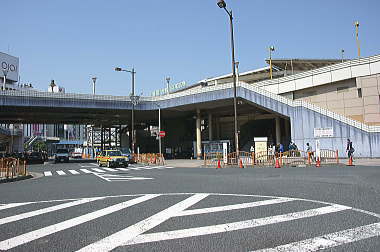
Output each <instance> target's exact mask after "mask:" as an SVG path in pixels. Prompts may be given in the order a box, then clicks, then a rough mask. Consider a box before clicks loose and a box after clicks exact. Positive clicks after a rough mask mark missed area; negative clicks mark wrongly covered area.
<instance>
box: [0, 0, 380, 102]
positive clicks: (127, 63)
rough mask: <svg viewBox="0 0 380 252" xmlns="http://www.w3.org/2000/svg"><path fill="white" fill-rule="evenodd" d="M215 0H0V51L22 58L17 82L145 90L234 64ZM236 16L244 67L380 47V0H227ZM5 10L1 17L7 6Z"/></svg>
mask: <svg viewBox="0 0 380 252" xmlns="http://www.w3.org/2000/svg"><path fill="white" fill-rule="evenodd" d="M216 2H217V1H216V0H192V1H185V0H160V1H155V0H147V1H137V0H135V1H132V0H108V1H104V0H102V1H100V0H81V1H78V0H65V1H51V0H35V1H30V0H12V1H10V0H8V1H2V3H1V15H2V18H1V20H2V21H1V23H2V24H1V27H2V29H1V30H2V32H1V35H0V37H1V39H0V51H2V52H5V53H10V54H11V55H14V56H17V57H19V58H20V75H21V80H22V81H21V82H22V83H24V82H27V83H32V84H33V86H34V87H36V88H38V89H41V90H46V89H47V86H48V84H49V83H50V80H51V79H54V80H55V81H56V83H57V84H58V85H60V86H63V87H65V88H66V92H70V93H91V92H92V87H91V77H92V76H96V77H98V81H97V93H98V94H116V95H129V93H130V83H131V75H130V74H128V73H125V72H115V71H114V70H113V69H114V67H115V66H121V67H124V68H128V69H130V68H132V67H135V69H136V72H137V74H136V92H138V93H139V94H140V93H141V92H143V94H144V95H148V94H150V93H151V91H153V90H155V89H159V88H164V87H165V84H164V79H165V77H166V76H170V77H171V82H172V83H177V82H181V81H186V82H187V83H188V84H192V83H195V82H197V81H199V80H201V79H204V78H207V77H214V76H218V75H222V74H226V73H229V72H231V63H230V62H231V58H230V57H231V56H230V41H229V23H228V22H229V21H228V17H227V14H226V13H225V12H224V11H223V10H221V9H219V8H218V6H217V5H216ZM226 2H227V5H228V8H232V10H233V13H234V16H235V19H234V25H235V26H234V27H235V47H236V58H237V60H238V61H239V62H240V65H239V68H240V72H242V71H248V70H252V69H255V68H259V67H263V66H265V62H264V60H265V58H267V57H268V51H267V47H268V46H270V45H274V46H275V48H276V51H275V53H274V55H273V57H274V58H340V50H341V49H342V48H343V49H344V50H345V56H346V57H347V58H355V57H356V55H357V51H356V50H357V49H356V43H355V33H354V25H353V23H354V21H356V20H359V22H360V35H359V36H360V41H361V48H362V56H370V55H374V54H379V53H380V32H379V31H380V28H379V27H380V16H379V10H380V1H378V0H363V1H354V0H336V1H333V0H318V1H305V0H292V1H280V0H277V1H265V0H240V1H237V0H226ZM4 13H5V17H4V16H3V14H4Z"/></svg>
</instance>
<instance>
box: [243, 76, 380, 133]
mask: <svg viewBox="0 0 380 252" xmlns="http://www.w3.org/2000/svg"><path fill="white" fill-rule="evenodd" d="M238 86H241V87H243V88H245V89H248V90H251V91H253V92H255V93H258V94H261V95H263V96H266V97H269V98H271V99H273V100H276V101H278V102H281V103H284V104H287V105H289V106H291V107H305V108H307V109H309V110H312V111H315V112H317V113H319V114H321V115H324V116H328V117H330V118H332V119H334V120H337V121H340V122H343V123H345V124H348V125H350V126H353V127H355V128H358V129H361V130H363V131H366V132H380V126H375V125H371V126H370V125H366V124H364V123H361V122H358V121H355V120H352V119H350V118H348V117H346V116H343V115H340V114H338V113H335V112H332V111H330V110H327V109H325V108H321V107H318V106H316V105H314V104H311V103H308V102H305V101H293V100H290V99H288V98H285V97H283V96H281V95H277V94H274V93H271V92H269V91H266V90H264V89H262V88H260V87H256V86H253V85H251V84H247V83H242V82H240V83H239V84H238Z"/></svg>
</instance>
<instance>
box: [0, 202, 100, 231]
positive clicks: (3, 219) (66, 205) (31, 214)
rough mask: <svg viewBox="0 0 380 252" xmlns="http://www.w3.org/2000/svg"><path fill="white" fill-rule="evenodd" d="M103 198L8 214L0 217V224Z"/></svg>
mask: <svg viewBox="0 0 380 252" xmlns="http://www.w3.org/2000/svg"><path fill="white" fill-rule="evenodd" d="M103 198H104V197H98V198H89V199H80V200H76V201H73V202H68V203H63V204H59V205H56V206H51V207H47V208H43V209H39V210H35V211H31V212H27V213H22V214H18V215H13V216H9V217H6V218H2V219H0V225H4V224H6V223H10V222H13V221H18V220H22V219H26V218H30V217H33V216H37V215H41V214H45V213H50V212H53V211H57V210H60V209H64V208H68V207H72V206H77V205H80V204H84V203H88V202H91V201H95V200H98V199H103Z"/></svg>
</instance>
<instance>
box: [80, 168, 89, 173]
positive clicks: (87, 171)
mask: <svg viewBox="0 0 380 252" xmlns="http://www.w3.org/2000/svg"><path fill="white" fill-rule="evenodd" d="M79 170H81V171H82V172H84V173H92V172H91V171H89V170H87V169H79Z"/></svg>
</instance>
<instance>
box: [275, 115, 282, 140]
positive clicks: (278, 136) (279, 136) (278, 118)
mask: <svg viewBox="0 0 380 252" xmlns="http://www.w3.org/2000/svg"><path fill="white" fill-rule="evenodd" d="M275 120H276V144H280V143H281V127H280V117H276V119H275Z"/></svg>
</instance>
